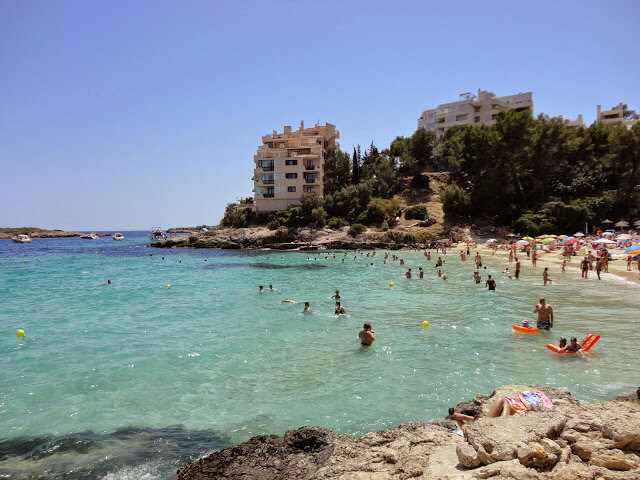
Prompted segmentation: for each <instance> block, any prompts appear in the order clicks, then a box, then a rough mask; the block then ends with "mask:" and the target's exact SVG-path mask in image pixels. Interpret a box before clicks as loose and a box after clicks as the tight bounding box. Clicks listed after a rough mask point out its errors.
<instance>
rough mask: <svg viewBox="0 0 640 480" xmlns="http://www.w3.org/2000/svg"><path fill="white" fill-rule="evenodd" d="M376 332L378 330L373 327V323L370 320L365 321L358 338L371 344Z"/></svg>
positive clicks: (363, 342)
mask: <svg viewBox="0 0 640 480" xmlns="http://www.w3.org/2000/svg"><path fill="white" fill-rule="evenodd" d="M374 333H376V332H374V331H373V330H372V329H371V324H370V323H369V322H365V324H364V325H363V326H362V330H360V332H359V333H358V338H359V339H360V342H361V344H362V345H371V344H372V343H373V342H374V341H375V339H376V337H374V335H373V334H374Z"/></svg>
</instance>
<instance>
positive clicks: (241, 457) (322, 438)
mask: <svg viewBox="0 0 640 480" xmlns="http://www.w3.org/2000/svg"><path fill="white" fill-rule="evenodd" d="M533 388H535V389H537V390H540V391H543V392H544V393H545V394H546V395H547V396H548V397H549V398H550V399H551V400H552V401H553V403H554V408H553V409H543V410H536V411H527V412H525V413H518V414H516V415H513V416H508V417H499V418H488V417H486V416H484V415H485V414H486V412H487V411H488V410H489V408H490V406H491V404H492V403H493V401H494V400H495V399H496V398H498V397H503V396H510V397H513V396H515V395H516V394H517V393H518V392H519V391H522V390H531V389H533ZM455 409H456V411H458V412H466V413H467V414H471V415H474V416H476V418H477V419H476V420H475V421H474V422H469V423H467V425H466V426H465V429H464V430H465V432H464V435H465V436H464V438H463V437H461V436H459V435H456V434H454V433H452V429H453V428H455V423H453V422H452V420H451V419H444V420H438V421H435V422H432V423H428V424H427V423H405V424H403V425H400V426H399V427H396V428H391V429H388V430H383V431H380V432H375V433H368V434H366V435H364V436H362V437H354V436H351V435H339V434H336V433H333V432H332V431H331V430H329V429H326V428H323V427H309V426H307V427H302V428H299V429H297V430H290V431H288V432H286V433H285V435H284V436H282V437H279V436H276V435H265V436H258V437H254V438H251V439H250V440H248V441H246V442H244V443H242V444H240V445H236V446H235V447H231V448H226V449H224V450H221V451H218V452H215V453H212V454H211V455H209V456H208V457H205V458H201V459H200V460H197V461H195V462H193V463H190V464H188V465H185V466H184V467H182V468H181V469H180V470H178V474H177V478H178V480H205V479H207V480H212V479H225V480H240V479H243V480H247V479H251V480H281V479H298V480H302V479H317V480H326V479H340V480H365V479H366V480H382V479H385V480H386V479H397V480H405V479H411V478H420V479H439V480H458V479H460V480H464V479H487V478H488V479H496V480H498V479H514V480H534V479H543V480H546V479H548V480H574V479H575V480H596V479H603V480H633V479H640V400H638V398H637V395H635V394H634V395H629V396H626V397H619V398H617V399H615V400H614V401H612V402H596V403H592V404H588V405H584V406H583V405H580V403H579V402H578V401H577V400H576V399H575V398H573V397H572V396H571V394H570V393H569V392H566V391H561V390H555V389H553V388H551V387H538V386H535V385H531V386H525V385H519V384H514V385H509V386H507V387H503V388H500V389H498V390H496V391H495V392H493V393H492V394H491V395H489V396H485V395H478V396H476V398H475V399H474V400H472V401H471V402H463V403H460V404H458V405H457V406H456V407H455Z"/></svg>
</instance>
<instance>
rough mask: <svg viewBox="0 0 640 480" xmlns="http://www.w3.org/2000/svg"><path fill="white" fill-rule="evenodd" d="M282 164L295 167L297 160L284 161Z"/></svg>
mask: <svg viewBox="0 0 640 480" xmlns="http://www.w3.org/2000/svg"><path fill="white" fill-rule="evenodd" d="M284 164H285V165H297V164H298V160H285V162H284Z"/></svg>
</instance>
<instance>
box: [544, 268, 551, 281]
mask: <svg viewBox="0 0 640 480" xmlns="http://www.w3.org/2000/svg"><path fill="white" fill-rule="evenodd" d="M542 280H543V281H544V285H546V284H547V282H548V283H552V281H551V279H550V278H549V267H544V271H543V272H542Z"/></svg>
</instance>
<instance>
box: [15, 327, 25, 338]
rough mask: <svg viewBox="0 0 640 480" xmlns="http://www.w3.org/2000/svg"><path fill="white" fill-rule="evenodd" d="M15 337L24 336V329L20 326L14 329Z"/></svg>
mask: <svg viewBox="0 0 640 480" xmlns="http://www.w3.org/2000/svg"><path fill="white" fill-rule="evenodd" d="M16 337H20V338H22V337H24V330H22V329H20V328H19V329H18V330H16Z"/></svg>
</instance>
